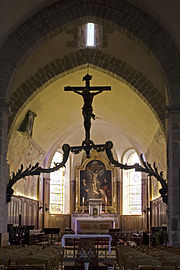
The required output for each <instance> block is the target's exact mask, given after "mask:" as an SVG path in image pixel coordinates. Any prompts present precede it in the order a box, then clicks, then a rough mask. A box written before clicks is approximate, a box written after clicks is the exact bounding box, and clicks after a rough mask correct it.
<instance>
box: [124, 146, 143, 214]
mask: <svg viewBox="0 0 180 270" xmlns="http://www.w3.org/2000/svg"><path fill="white" fill-rule="evenodd" d="M124 162H125V163H127V164H128V165H133V164H135V163H139V162H140V161H139V157H138V155H137V153H136V152H135V151H134V150H129V151H127V152H126V154H125V156H124ZM141 214H142V185H141V172H136V171H135V170H134V169H132V170H127V171H123V215H141Z"/></svg>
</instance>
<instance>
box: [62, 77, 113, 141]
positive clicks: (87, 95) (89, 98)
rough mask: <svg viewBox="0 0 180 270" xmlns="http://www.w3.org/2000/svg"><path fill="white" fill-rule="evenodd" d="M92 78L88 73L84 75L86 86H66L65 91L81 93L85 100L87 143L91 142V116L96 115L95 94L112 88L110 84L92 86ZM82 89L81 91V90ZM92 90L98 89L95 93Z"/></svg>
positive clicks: (83, 108) (84, 115)
mask: <svg viewBox="0 0 180 270" xmlns="http://www.w3.org/2000/svg"><path fill="white" fill-rule="evenodd" d="M91 79H92V76H90V75H89V74H86V76H84V77H83V81H85V82H86V85H85V87H81V86H80V87H71V86H67V87H65V88H64V90H65V91H73V92H74V93H76V94H78V95H81V96H82V97H83V100H84V105H83V107H82V114H83V117H84V128H85V134H86V138H85V141H84V142H85V143H86V144H89V143H91V141H90V129H91V118H93V119H94V120H95V115H94V114H93V107H92V102H93V98H94V96H96V95H98V94H100V93H102V92H103V91H107V90H111V87H110V86H90V80H91ZM80 91H81V92H80ZM91 91H96V92H95V93H93V92H91Z"/></svg>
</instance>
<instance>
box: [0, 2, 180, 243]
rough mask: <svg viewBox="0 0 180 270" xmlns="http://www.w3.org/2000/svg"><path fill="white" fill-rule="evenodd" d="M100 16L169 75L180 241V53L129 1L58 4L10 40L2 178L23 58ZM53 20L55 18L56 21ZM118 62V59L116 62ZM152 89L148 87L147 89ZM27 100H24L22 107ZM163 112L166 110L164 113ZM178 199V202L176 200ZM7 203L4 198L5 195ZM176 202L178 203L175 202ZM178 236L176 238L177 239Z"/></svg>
mask: <svg viewBox="0 0 180 270" xmlns="http://www.w3.org/2000/svg"><path fill="white" fill-rule="evenodd" d="M96 14H98V16H99V17H100V18H102V19H103V18H106V19H108V20H109V21H112V22H114V23H116V24H118V25H119V26H120V27H123V28H125V29H127V30H128V31H129V32H132V33H133V34H134V35H135V36H136V37H137V38H139V39H140V40H141V41H142V42H143V43H144V44H146V45H147V47H148V48H150V50H151V51H152V52H153V54H154V55H155V57H156V58H157V59H158V61H159V63H160V65H161V68H162V70H163V72H164V74H165V77H166V79H167V82H168V88H169V89H170V92H169V98H170V105H171V106H175V108H172V109H173V112H174V114H173V115H171V116H170V120H169V133H170V136H169V138H170V147H169V160H170V164H169V170H170V173H169V177H170V178H169V179H170V181H169V184H170V185H171V187H172V186H173V188H171V193H170V196H171V200H170V208H171V209H172V211H171V213H170V215H171V216H173V218H170V228H171V229H172V231H173V234H171V239H170V241H171V242H172V243H173V242H178V240H177V239H178V237H177V235H178V234H180V233H179V232H178V230H179V228H180V224H179V221H178V220H179V218H178V217H179V214H178V213H179V206H178V205H177V204H176V202H177V201H178V200H177V197H178V198H179V195H177V196H175V194H176V190H177V188H178V186H179V185H178V181H179V165H178V164H177V160H178V156H180V155H179V153H180V149H179V146H180V141H179V138H178V132H179V129H180V127H179V120H180V119H179V116H178V115H177V114H176V109H178V106H179V102H178V98H179V95H178V91H179V87H180V77H179V75H178V69H179V62H180V61H179V58H180V57H179V52H178V50H177V48H176V46H175V44H174V42H173V41H172V39H171V38H170V36H169V35H168V34H167V33H166V32H165V31H164V30H163V29H162V28H161V27H160V26H158V25H157V24H156V23H155V22H154V21H152V20H151V19H150V18H149V17H148V16H147V15H145V14H144V13H142V12H141V11H140V10H138V9H137V8H135V7H134V6H131V5H129V4H127V3H126V2H125V1H120V2H119V3H116V5H115V6H113V4H107V3H106V1H101V4H99V2H98V1H85V2H84V1H82V2H79V1H74V2H73V4H72V3H68V4H67V3H65V2H57V3H55V4H53V5H52V6H50V7H48V8H45V9H44V10H42V11H41V12H39V13H38V14H37V15H35V16H33V18H32V19H31V20H29V21H28V22H27V23H25V24H24V25H22V26H21V27H20V28H19V29H18V30H17V31H15V32H14V33H13V34H12V35H11V36H10V37H9V38H8V40H7V41H6V42H5V43H4V45H3V46H2V48H1V53H0V66H1V70H2V79H1V83H0V88H1V93H2V95H1V104H2V105H1V111H2V115H1V117H2V129H3V132H4V134H3V136H4V139H3V141H2V144H3V146H2V153H3V154H2V159H1V166H2V167H3V168H4V170H3V173H2V178H3V179H6V149H7V144H6V133H7V123H8V119H7V111H6V105H5V102H9V93H8V86H9V82H10V80H11V78H12V75H13V72H14V71H15V68H16V66H17V64H18V63H19V61H20V60H21V59H22V57H23V56H24V55H25V54H26V53H28V51H29V50H30V49H31V48H32V47H33V45H35V44H36V43H37V41H39V40H41V39H43V38H47V36H48V34H49V33H51V31H52V30H55V29H59V30H58V31H61V30H60V29H61V27H62V26H63V25H64V24H65V23H66V22H68V21H70V18H71V17H73V19H74V18H81V17H84V16H86V15H90V16H96ZM52 18H53V19H52ZM114 61H115V60H114ZM146 87H147V88H148V85H147V86H146ZM24 102H25V100H23V101H20V104H19V105H20V106H21V105H22V104H23V103H24ZM161 113H162V110H161ZM173 197H176V200H174V199H173ZM2 201H3V195H2ZM175 201H176V202H175ZM173 237H174V238H173Z"/></svg>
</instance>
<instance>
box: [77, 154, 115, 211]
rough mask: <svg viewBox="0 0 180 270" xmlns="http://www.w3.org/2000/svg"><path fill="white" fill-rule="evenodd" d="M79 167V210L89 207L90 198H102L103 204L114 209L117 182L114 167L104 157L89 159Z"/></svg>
mask: <svg viewBox="0 0 180 270" xmlns="http://www.w3.org/2000/svg"><path fill="white" fill-rule="evenodd" d="M83 165H84V166H82V167H78V168H77V176H78V177H77V178H78V179H77V181H76V202H77V207H76V209H77V210H82V208H84V210H86V209H88V206H89V199H101V200H102V206H103V207H107V208H108V209H112V208H113V209H114V206H115V205H114V199H113V198H114V196H115V194H116V191H115V187H116V185H115V183H114V171H113V168H111V167H110V166H108V164H107V163H106V162H105V161H104V160H102V159H97V158H96V159H88V160H86V161H85V162H84V164H83Z"/></svg>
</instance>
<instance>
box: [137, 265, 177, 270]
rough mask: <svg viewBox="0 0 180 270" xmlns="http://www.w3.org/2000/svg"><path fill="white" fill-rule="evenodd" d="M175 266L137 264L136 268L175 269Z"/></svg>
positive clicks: (151, 269) (144, 269) (152, 269)
mask: <svg viewBox="0 0 180 270" xmlns="http://www.w3.org/2000/svg"><path fill="white" fill-rule="evenodd" d="M176 269H177V268H176V267H175V266H151V265H139V267H138V270H176Z"/></svg>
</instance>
